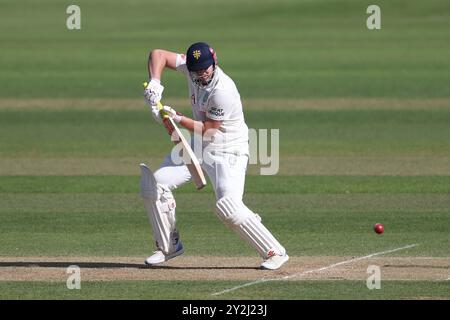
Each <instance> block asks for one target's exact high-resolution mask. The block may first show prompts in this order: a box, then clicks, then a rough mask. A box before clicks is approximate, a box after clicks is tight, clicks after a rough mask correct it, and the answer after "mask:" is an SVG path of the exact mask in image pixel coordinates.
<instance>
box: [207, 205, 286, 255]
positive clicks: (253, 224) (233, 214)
mask: <svg viewBox="0 0 450 320" xmlns="http://www.w3.org/2000/svg"><path fill="white" fill-rule="evenodd" d="M216 213H217V215H218V216H219V218H220V219H221V220H222V221H223V222H224V223H225V224H227V225H228V226H230V227H231V228H232V229H233V230H235V231H236V232H237V233H238V234H239V235H240V236H241V237H242V238H243V239H244V240H246V241H247V242H249V243H250V244H251V245H252V246H253V247H254V248H255V249H256V250H257V251H258V253H259V254H260V256H261V257H262V258H263V259H267V258H269V257H271V256H273V255H274V254H278V255H285V254H286V250H285V249H284V247H283V246H282V245H281V244H280V243H279V242H278V240H277V239H275V237H274V236H273V235H272V233H271V232H270V231H269V230H267V228H266V227H265V226H264V225H263V224H262V223H261V217H260V216H259V215H257V214H255V213H253V212H252V211H251V210H250V209H249V208H247V206H246V205H245V204H244V203H243V202H242V201H241V200H236V199H233V198H230V197H223V198H221V199H220V200H219V201H217V203H216Z"/></svg>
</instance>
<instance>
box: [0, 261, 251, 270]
mask: <svg viewBox="0 0 450 320" xmlns="http://www.w3.org/2000/svg"><path fill="white" fill-rule="evenodd" d="M72 265H75V266H78V267H80V268H91V269H121V268H131V269H167V270H242V269H247V270H259V268H256V267H247V266H245V267H244V266H235V267H226V266H223V267H217V266H195V267H191V266H164V265H157V266H147V265H145V264H144V263H118V262H76V261H64V262H45V261H39V262H37V261H8V262H0V268H7V267H21V268H67V267H69V266H72Z"/></svg>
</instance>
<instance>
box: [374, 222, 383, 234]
mask: <svg viewBox="0 0 450 320" xmlns="http://www.w3.org/2000/svg"><path fill="white" fill-rule="evenodd" d="M373 230H375V232H376V233H378V234H382V233H383V232H384V226H383V225H382V224H381V223H376V224H375V225H374V226H373Z"/></svg>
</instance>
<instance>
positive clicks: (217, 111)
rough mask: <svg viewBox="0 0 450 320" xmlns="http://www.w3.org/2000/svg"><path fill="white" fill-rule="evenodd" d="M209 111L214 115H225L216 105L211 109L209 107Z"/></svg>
mask: <svg viewBox="0 0 450 320" xmlns="http://www.w3.org/2000/svg"><path fill="white" fill-rule="evenodd" d="M209 113H210V114H212V115H214V116H216V117H223V116H224V115H225V112H224V111H223V109H222V108H218V107H211V109H209Z"/></svg>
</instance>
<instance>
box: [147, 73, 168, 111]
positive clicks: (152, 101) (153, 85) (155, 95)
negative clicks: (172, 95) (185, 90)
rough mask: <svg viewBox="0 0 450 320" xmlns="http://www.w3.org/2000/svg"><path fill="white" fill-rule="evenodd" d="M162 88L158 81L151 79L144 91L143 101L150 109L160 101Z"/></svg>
mask: <svg viewBox="0 0 450 320" xmlns="http://www.w3.org/2000/svg"><path fill="white" fill-rule="evenodd" d="M163 91H164V87H163V86H162V85H161V83H160V82H159V80H155V79H152V80H151V81H150V82H149V84H148V85H147V87H146V88H145V90H144V100H145V102H147V103H148V104H149V105H150V106H151V107H153V106H156V104H157V103H158V102H160V101H161V99H162V93H163Z"/></svg>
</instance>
